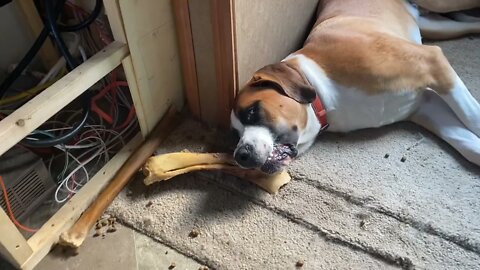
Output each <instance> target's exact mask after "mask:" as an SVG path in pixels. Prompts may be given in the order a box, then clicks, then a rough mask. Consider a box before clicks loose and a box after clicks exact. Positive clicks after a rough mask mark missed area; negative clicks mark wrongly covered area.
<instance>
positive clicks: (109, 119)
mask: <svg viewBox="0 0 480 270" xmlns="http://www.w3.org/2000/svg"><path fill="white" fill-rule="evenodd" d="M119 86H128V83H127V82H124V81H114V82H112V83H110V84H108V85H107V86H105V87H104V88H103V89H102V90H101V91H100V92H99V93H98V94H96V95H95V96H94V97H93V98H92V111H94V112H96V113H97V114H98V116H100V117H101V118H103V119H104V120H105V121H107V122H108V123H109V124H112V123H113V117H112V116H111V115H109V114H108V113H106V112H105V111H103V110H102V109H101V108H100V107H98V105H97V103H96V102H97V100H99V99H101V98H103V97H104V96H105V95H106V94H107V93H108V92H109V91H111V90H114V89H115V88H117V87H119Z"/></svg>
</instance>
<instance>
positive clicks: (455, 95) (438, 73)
mask: <svg viewBox="0 0 480 270" xmlns="http://www.w3.org/2000/svg"><path fill="white" fill-rule="evenodd" d="M425 47H426V48H430V53H431V56H430V57H431V59H430V61H429V62H428V64H429V65H430V67H429V69H428V72H427V74H429V75H428V76H427V77H429V78H431V81H430V82H429V83H427V89H431V90H433V91H435V92H436V93H437V94H438V95H439V97H440V98H441V99H443V101H445V102H446V103H447V105H448V106H449V107H450V109H451V110H452V111H453V112H454V113H455V115H456V116H457V118H458V119H459V120H460V121H461V122H462V123H463V124H464V125H465V126H466V127H467V128H468V129H469V130H470V131H471V132H472V133H473V134H475V135H476V136H477V137H480V104H479V103H478V101H477V100H476V99H475V98H474V97H473V96H472V94H471V93H470V91H469V90H468V89H467V87H466V86H465V84H464V83H463V81H462V80H461V79H460V77H458V75H457V73H456V72H455V70H453V68H452V66H451V65H450V63H449V62H448V60H447V58H446V57H445V55H444V54H443V52H442V51H441V49H440V48H439V47H435V46H425Z"/></svg>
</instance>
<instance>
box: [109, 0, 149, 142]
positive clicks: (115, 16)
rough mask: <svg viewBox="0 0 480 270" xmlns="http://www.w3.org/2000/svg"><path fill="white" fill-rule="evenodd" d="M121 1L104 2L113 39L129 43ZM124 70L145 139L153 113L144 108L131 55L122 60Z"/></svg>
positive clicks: (110, 0)
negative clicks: (149, 119)
mask: <svg viewBox="0 0 480 270" xmlns="http://www.w3.org/2000/svg"><path fill="white" fill-rule="evenodd" d="M118 1H119V0H104V1H103V5H104V6H105V13H106V15H107V17H108V22H109V24H110V28H111V30H112V34H113V37H114V39H115V40H116V41H120V42H123V43H125V44H127V45H128V43H127V36H126V34H125V28H124V27H123V19H122V14H121V11H120V5H119V3H118ZM122 66H123V70H124V71H125V76H126V78H127V81H128V88H129V89H130V95H131V96H132V100H133V104H134V105H135V112H136V114H137V119H138V124H139V126H140V130H141V132H142V135H143V137H144V138H145V137H146V136H147V134H148V132H149V129H148V124H147V123H148V122H149V121H148V120H147V119H148V118H149V117H150V115H152V113H151V112H148V111H146V109H145V107H144V106H143V100H144V98H142V94H141V93H140V92H139V88H138V82H137V77H136V75H135V69H134V68H133V62H132V57H131V56H130V55H129V56H127V57H125V59H123V60H122Z"/></svg>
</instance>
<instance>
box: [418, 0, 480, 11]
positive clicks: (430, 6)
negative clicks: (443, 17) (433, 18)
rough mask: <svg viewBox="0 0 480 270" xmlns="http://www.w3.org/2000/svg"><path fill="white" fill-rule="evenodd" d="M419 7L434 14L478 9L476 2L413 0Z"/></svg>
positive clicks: (465, 0)
mask: <svg viewBox="0 0 480 270" xmlns="http://www.w3.org/2000/svg"><path fill="white" fill-rule="evenodd" d="M413 2H415V4H417V5H419V6H420V7H422V8H424V9H426V10H429V11H431V12H436V13H447V12H453V11H461V10H467V9H473V8H477V7H480V2H479V1H478V0H414V1H413Z"/></svg>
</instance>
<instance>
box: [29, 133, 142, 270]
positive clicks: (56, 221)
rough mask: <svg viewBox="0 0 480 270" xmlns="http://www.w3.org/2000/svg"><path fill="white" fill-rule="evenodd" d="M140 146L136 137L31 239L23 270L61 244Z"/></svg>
mask: <svg viewBox="0 0 480 270" xmlns="http://www.w3.org/2000/svg"><path fill="white" fill-rule="evenodd" d="M141 142H142V136H141V135H140V134H137V135H136V136H135V137H134V138H133V139H132V140H131V141H130V142H129V143H128V144H127V145H126V146H124V147H123V148H122V150H120V152H118V153H117V154H116V155H115V156H114V157H113V158H112V159H111V160H110V161H109V162H108V163H107V164H106V165H105V166H104V167H103V168H102V169H101V170H100V171H99V172H97V173H96V174H95V176H94V177H93V178H92V179H90V181H89V182H88V183H87V184H85V185H84V186H83V187H82V189H81V190H80V191H79V192H78V193H77V194H76V195H75V196H73V197H72V198H71V199H70V200H69V201H68V202H67V203H66V204H65V205H64V206H62V208H60V210H59V211H58V212H57V213H56V214H55V215H54V216H52V217H51V218H50V219H49V220H48V221H47V222H46V223H45V224H44V225H43V226H42V227H41V228H40V230H39V231H38V232H37V233H35V234H34V235H33V236H32V237H31V238H30V239H28V244H29V245H30V247H31V248H32V250H33V255H32V256H30V257H29V258H28V260H27V261H26V262H25V263H24V264H23V265H22V269H33V268H34V267H35V266H36V265H37V264H38V262H40V260H41V259H42V258H43V257H45V255H47V254H48V252H49V251H50V249H51V248H52V246H53V245H54V244H55V243H57V242H58V239H59V236H60V234H62V233H63V232H64V231H66V230H68V229H69V228H70V227H71V226H72V225H73V224H74V223H75V221H76V220H77V219H78V218H79V217H80V215H81V214H82V213H83V211H85V209H86V208H87V207H88V206H89V205H90V204H91V203H92V201H93V200H94V199H95V198H96V197H97V195H98V193H99V192H100V191H101V190H102V189H103V188H104V187H105V186H106V185H107V184H108V183H109V181H110V180H111V179H112V178H113V176H114V175H115V173H116V172H117V171H118V170H119V169H120V168H121V166H122V165H123V164H124V163H125V161H126V160H127V159H128V158H129V157H130V155H131V154H132V153H133V151H134V150H135V149H136V148H137V147H138V146H139V145H140V143H141Z"/></svg>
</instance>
